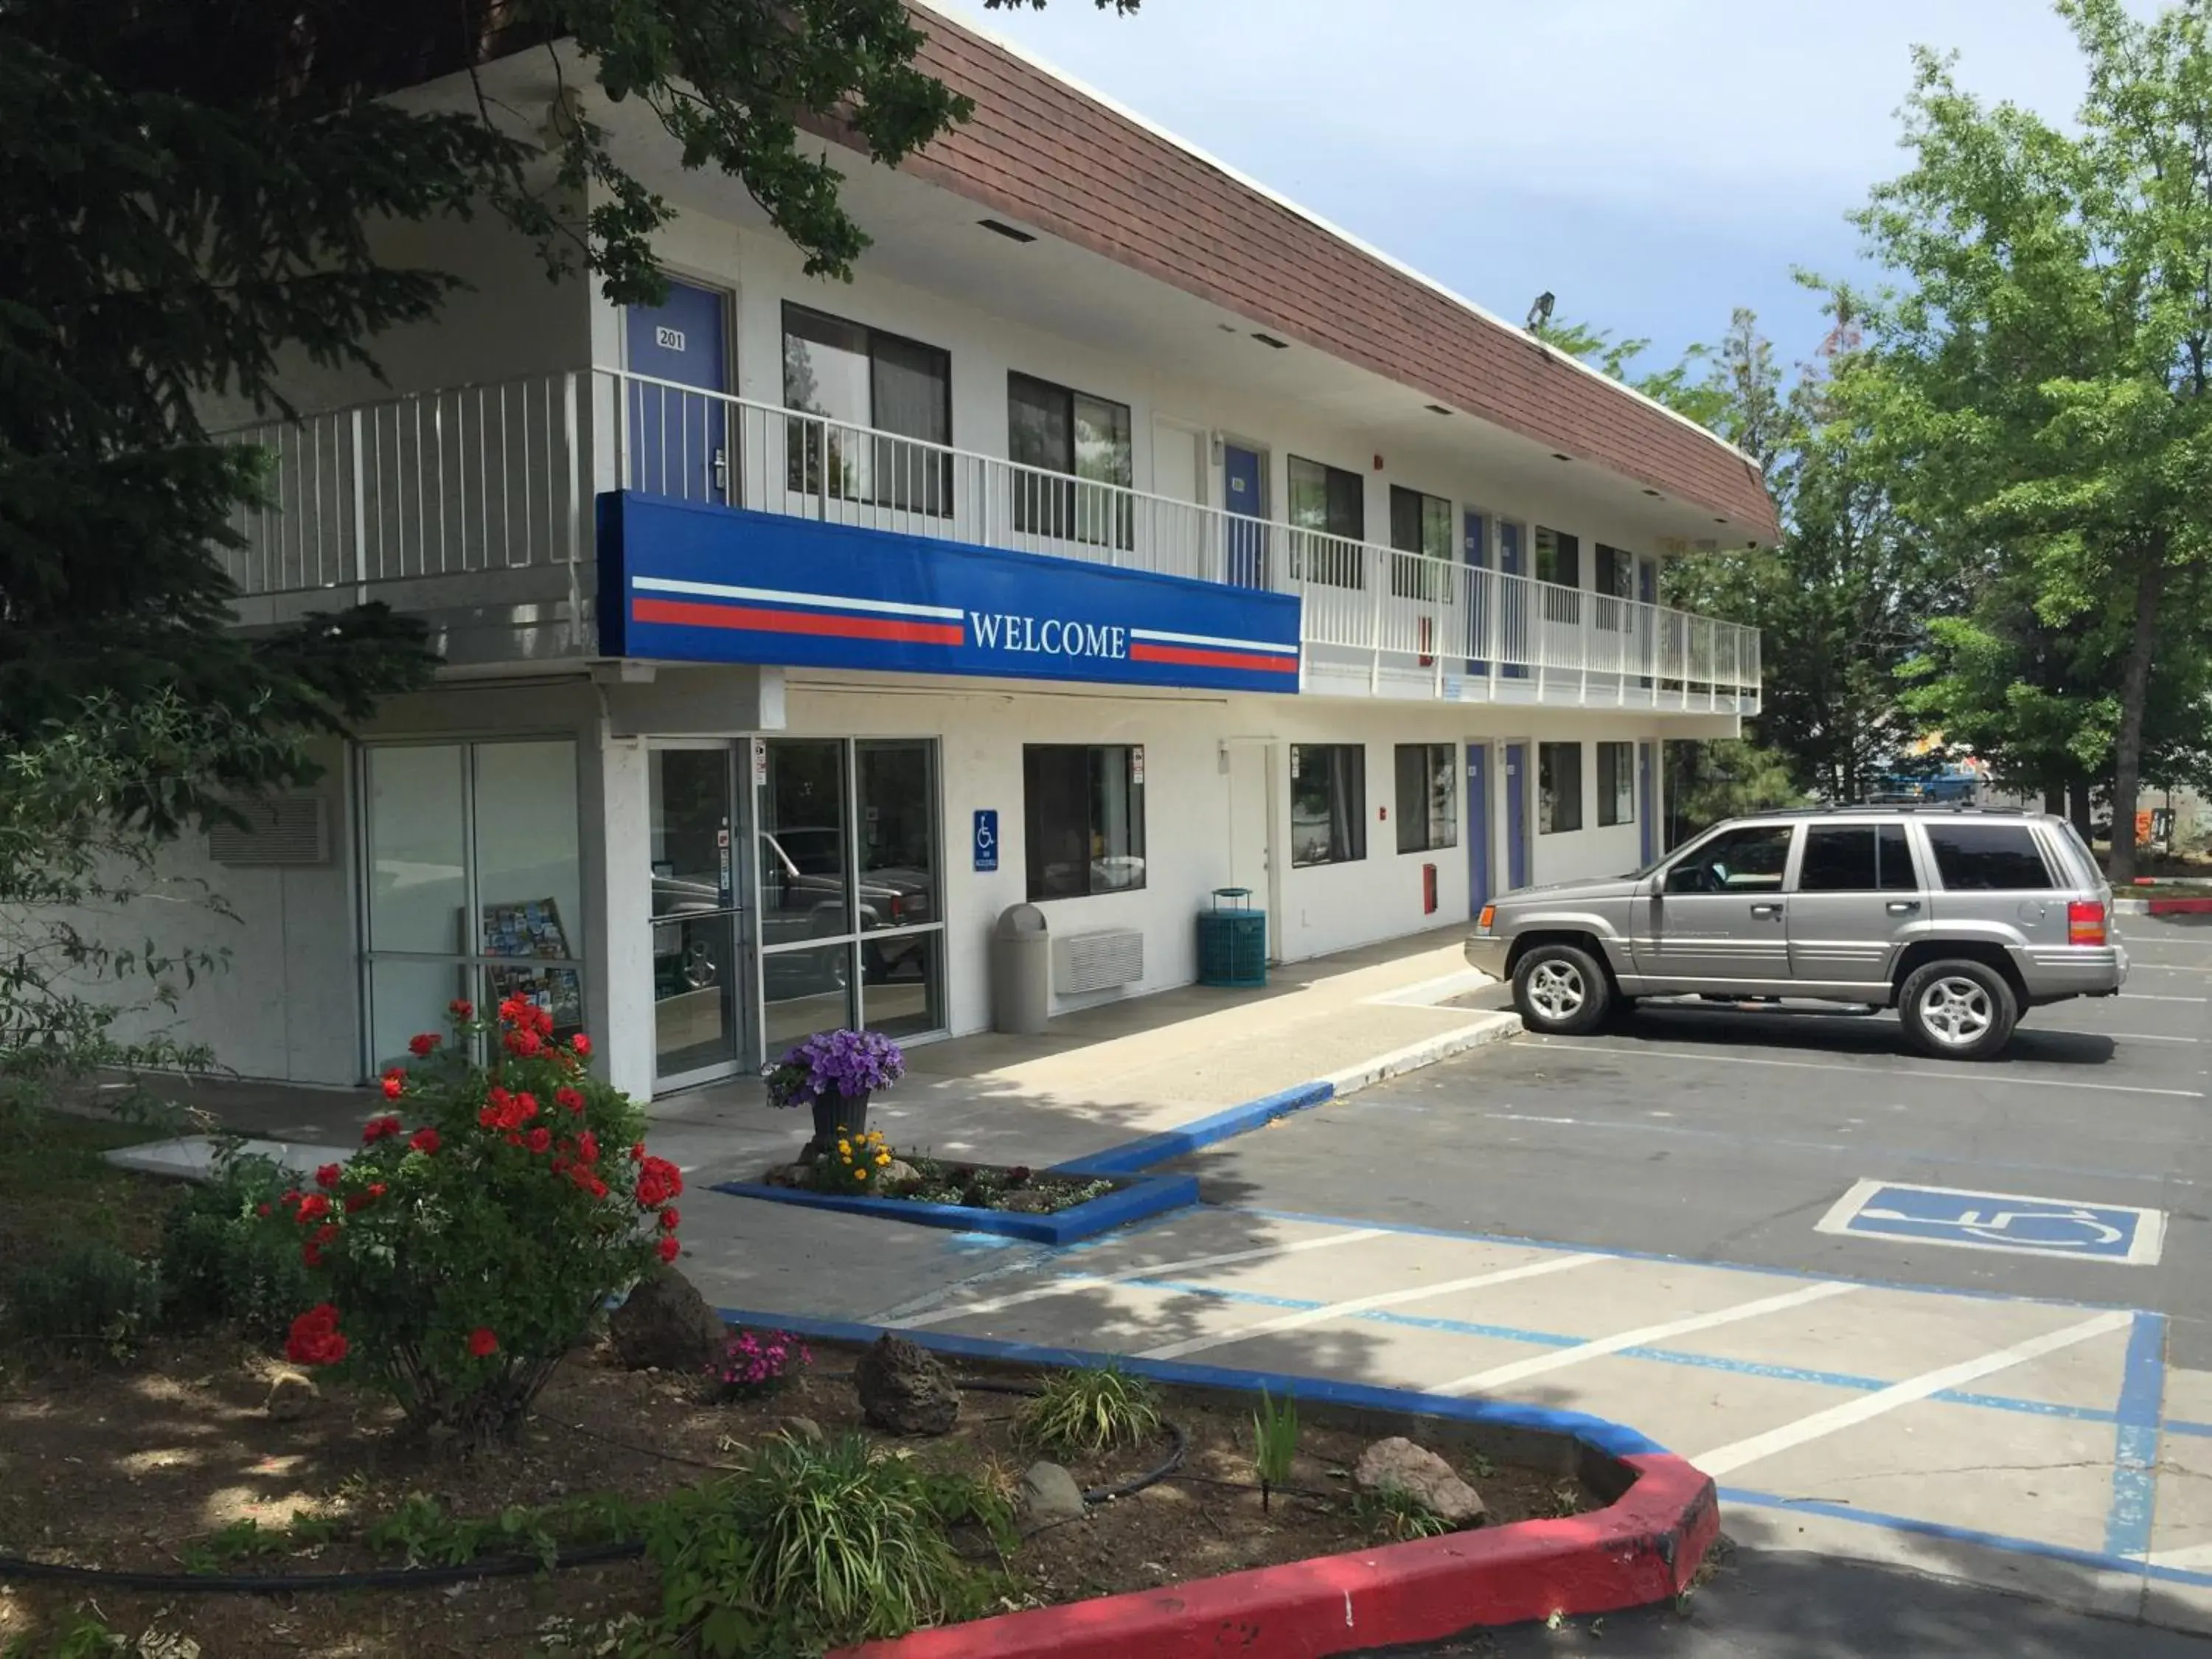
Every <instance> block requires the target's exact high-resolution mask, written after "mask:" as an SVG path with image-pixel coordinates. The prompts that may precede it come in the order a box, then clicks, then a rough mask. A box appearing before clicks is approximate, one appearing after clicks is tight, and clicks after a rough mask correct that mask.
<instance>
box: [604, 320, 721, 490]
mask: <svg viewBox="0 0 2212 1659" xmlns="http://www.w3.org/2000/svg"><path fill="white" fill-rule="evenodd" d="M726 315H727V313H726V306H725V303H724V300H723V296H722V295H720V294H717V293H715V292H714V290H713V289H704V288H694V287H692V286H691V285H690V283H677V282H671V283H669V285H668V301H667V303H666V304H665V305H659V306H654V307H651V308H650V309H647V307H642V306H632V307H630V308H629V371H630V373H631V374H634V375H639V376H642V377H644V378H643V379H640V380H631V381H630V382H629V442H630V454H629V485H630V487H631V488H632V489H638V490H641V491H643V492H645V493H646V494H647V495H673V496H675V497H677V498H678V500H680V501H723V500H726V499H727V495H728V487H729V463H730V455H729V447H728V446H729V410H728V407H727V405H726V404H723V402H722V401H721V400H720V398H712V397H702V396H700V395H698V393H699V392H726V391H727V390H728V389H729V355H728V352H729V346H728V340H727V338H726V335H725V334H724V332H723V331H724V328H725V326H726V321H725V319H726ZM667 382H673V384H665V383H667ZM687 386H692V387H696V388H697V389H698V391H697V392H687V391H685V390H684V389H683V388H684V387H687Z"/></svg>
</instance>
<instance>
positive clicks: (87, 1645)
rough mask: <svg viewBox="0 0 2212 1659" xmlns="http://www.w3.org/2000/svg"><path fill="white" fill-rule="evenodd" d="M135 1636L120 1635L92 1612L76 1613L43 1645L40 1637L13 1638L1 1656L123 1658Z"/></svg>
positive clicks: (5, 1658) (20, 1658) (0, 1658)
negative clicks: (58, 1632)
mask: <svg viewBox="0 0 2212 1659" xmlns="http://www.w3.org/2000/svg"><path fill="white" fill-rule="evenodd" d="M130 1651H131V1638H129V1637H127V1636H118V1635H117V1634H116V1633H115V1632H113V1631H112V1630H110V1629H108V1627H107V1626H106V1625H105V1624H103V1623H102V1622H101V1621H100V1620H98V1619H96V1618H94V1617H93V1616H92V1615H91V1614H90V1613H76V1612H72V1613H70V1616H69V1623H68V1625H67V1626H64V1628H63V1630H62V1631H61V1632H60V1634H58V1636H56V1637H54V1638H52V1640H50V1641H46V1642H45V1643H43V1644H41V1643H40V1639H39V1638H37V1637H36V1636H33V1635H23V1636H14V1637H10V1638H9V1640H8V1644H7V1645H6V1646H5V1647H0V1659H121V1656H123V1655H125V1654H128V1653H129V1652H130Z"/></svg>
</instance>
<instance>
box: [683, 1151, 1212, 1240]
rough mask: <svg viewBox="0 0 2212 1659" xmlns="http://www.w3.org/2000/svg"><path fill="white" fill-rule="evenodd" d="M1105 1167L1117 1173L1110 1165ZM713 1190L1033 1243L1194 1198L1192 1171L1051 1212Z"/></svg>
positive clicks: (751, 1187) (795, 1191)
mask: <svg viewBox="0 0 2212 1659" xmlns="http://www.w3.org/2000/svg"><path fill="white" fill-rule="evenodd" d="M1051 1173H1053V1174H1054V1175H1102V1176H1103V1175H1105V1174H1108V1173H1109V1171H1106V1170H1094V1169H1092V1168H1091V1166H1090V1165H1089V1164H1087V1163H1086V1164H1084V1165H1082V1166H1081V1167H1078V1166H1077V1165H1074V1164H1063V1165H1061V1166H1060V1168H1059V1169H1056V1170H1053V1171H1051ZM1111 1173H1117V1174H1118V1173H1119V1172H1118V1171H1114V1172H1111ZM713 1190H714V1191H715V1192H718V1193H727V1194H731V1195H732V1197H735V1198H761V1199H766V1200H768V1201H769V1203H771V1204H796V1205H799V1206H801V1207H802V1208H805V1209H810V1210H842V1211H844V1212H847V1213H848V1214H851V1215H865V1216H872V1217H874V1218H876V1219H878V1220H879V1221H903V1222H906V1223H908V1225H912V1226H916V1227H943V1228H946V1229H949V1230H951V1231H956V1232H963V1233H998V1234H1000V1235H1002V1236H1004V1237H1008V1238H1019V1239H1025V1240H1027V1241H1029V1242H1030V1243H1035V1244H1073V1243H1075V1242H1076V1241H1077V1240H1079V1239H1085V1238H1089V1237H1091V1236H1092V1235H1093V1234H1095V1233H1103V1232H1105V1231H1109V1230H1110V1229H1112V1228H1115V1227H1124V1226H1127V1225H1128V1224H1129V1223H1130V1222H1132V1221H1141V1220H1143V1219H1145V1218H1146V1217H1148V1216H1155V1215H1158V1214H1160V1213H1161V1212H1163V1211H1166V1210H1181V1209H1187V1208H1188V1207H1189V1206H1191V1205H1194V1204H1195V1203H1197V1202H1198V1177H1197V1176H1187V1175H1179V1176H1144V1177H1142V1178H1140V1179H1139V1180H1136V1181H1133V1182H1129V1184H1128V1185H1127V1186H1126V1187H1123V1188H1120V1189H1119V1190H1117V1191H1115V1192H1110V1193H1108V1194H1104V1195H1103V1196H1102V1197H1098V1198H1094V1199H1092V1200H1091V1201H1090V1202H1089V1203H1088V1204H1079V1205H1077V1206H1075V1207H1074V1208H1073V1209H1068V1210H1060V1211H1058V1212H1055V1213H1054V1214H1051V1215H1024V1214H1022V1213H1020V1212H1016V1211H1011V1210H981V1209H972V1208H970V1207H969V1206H966V1205H964V1204H920V1203H916V1202H915V1200H912V1199H905V1198H861V1197H858V1196H855V1197H852V1198H848V1197H846V1196H845V1195H844V1194H842V1193H811V1192H807V1191H805V1189H804V1188H797V1187H770V1186H767V1185H764V1184H763V1183H762V1182H753V1181H725V1182H717V1183H716V1184H715V1185H714V1188H713Z"/></svg>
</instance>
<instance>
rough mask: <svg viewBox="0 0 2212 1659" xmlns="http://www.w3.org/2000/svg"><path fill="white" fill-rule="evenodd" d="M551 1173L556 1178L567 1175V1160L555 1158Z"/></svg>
mask: <svg viewBox="0 0 2212 1659" xmlns="http://www.w3.org/2000/svg"><path fill="white" fill-rule="evenodd" d="M553 1173H554V1174H555V1175H556V1176H564V1175H566V1174H568V1159H567V1158H555V1159H554V1160H553Z"/></svg>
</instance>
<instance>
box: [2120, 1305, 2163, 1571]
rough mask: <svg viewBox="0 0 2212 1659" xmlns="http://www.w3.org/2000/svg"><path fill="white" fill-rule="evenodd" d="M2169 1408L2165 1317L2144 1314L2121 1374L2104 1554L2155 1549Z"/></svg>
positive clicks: (2136, 1553) (2130, 1340)
mask: <svg viewBox="0 0 2212 1659" xmlns="http://www.w3.org/2000/svg"><path fill="white" fill-rule="evenodd" d="M2165 1403H2166V1316H2165V1315H2163V1314H2154V1313H2139V1314H2137V1315H2136V1322H2135V1328H2134V1329H2133V1330H2131V1331H2130V1332H2129V1334H2128V1357H2127V1364H2126V1367H2125V1369H2124V1370H2122V1372H2121V1373H2120V1405H2119V1411H2118V1419H2119V1431H2118V1434H2117V1435H2116V1436H2115V1437H2114V1441H2115V1443H2114V1446H2113V1449H2112V1508H2111V1509H2110V1510H2108V1511H2107V1512H2106V1517H2105V1548H2106V1551H2107V1552H2108V1553H2111V1554H2113V1555H2126V1556H2140V1555H2143V1554H2146V1553H2148V1551H2149V1549H2150V1523H2151V1512H2152V1510H2153V1508H2154V1504H2155V1502H2156V1499H2157V1496H2158V1492H2157V1481H2156V1477H2155V1474H2154V1471H2155V1470H2156V1468H2158V1419H2159V1413H2160V1409H2161V1408H2162V1407H2164V1405H2165Z"/></svg>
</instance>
